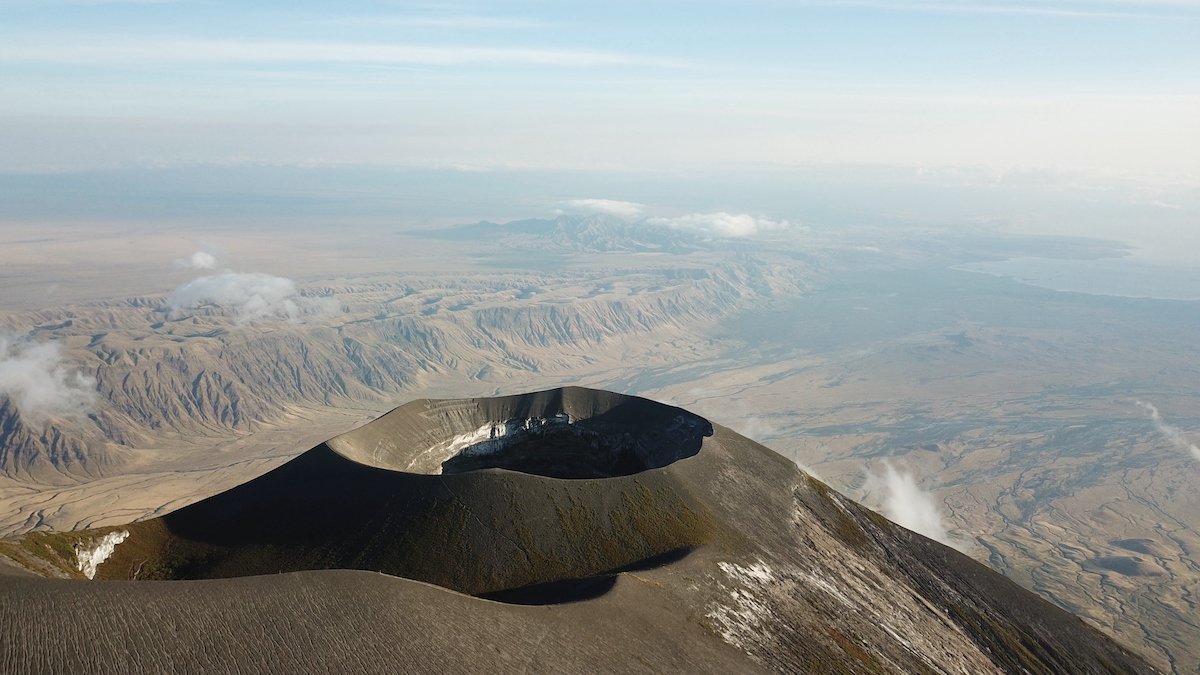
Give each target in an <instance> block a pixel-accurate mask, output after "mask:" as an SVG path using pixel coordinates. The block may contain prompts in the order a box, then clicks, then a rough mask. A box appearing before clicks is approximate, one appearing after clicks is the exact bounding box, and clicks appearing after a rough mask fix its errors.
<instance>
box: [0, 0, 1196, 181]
mask: <svg viewBox="0 0 1200 675" xmlns="http://www.w3.org/2000/svg"><path fill="white" fill-rule="evenodd" d="M251 4H253V7H251V6H250V5H251ZM0 12H2V13H3V20H2V21H0V148H3V152H0V170H2V171H9V172H12V171H24V170H29V169H36V170H46V169H76V168H100V167H110V166H127V165H130V164H133V165H148V166H157V165H168V166H170V165H178V164H185V165H186V164H189V163H217V164H224V163H280V164H285V165H292V164H299V165H309V164H317V165H325V164H338V163H368V164H387V165H398V166H448V167H454V166H458V167H468V168H494V167H505V166H512V167H539V168H588V169H632V168H644V167H654V168H660V169H661V168H668V169H669V168H695V167H708V168H721V167H738V166H746V165H775V164H784V165H792V164H805V163H826V162H871V163H886V164H903V165H961V164H967V165H976V166H992V167H1000V168H1004V167H1030V166H1036V167H1050V168H1073V169H1083V170H1090V171H1112V172H1121V173H1165V174H1175V175H1184V176H1195V175H1197V174H1200V123H1197V120H1200V39H1197V36H1198V35H1200V1H1198V0H1114V1H1111V2H1099V1H1094V0H1057V1H1054V0H1016V1H1008V0H983V1H981V2H969V1H966V0H896V1H893V0H862V1H854V0H851V1H846V2H841V1H837V0H829V1H820V0H813V1H802V0H797V1H787V0H779V1H776V2H748V1H744V0H743V1H739V2H720V1H714V2H706V1H698V2H683V1H665V2H663V1H660V2H648V1H645V0H641V1H638V2H623V1H611V0H610V1H607V2H591V3H574V2H488V3H474V4H473V3H469V2H468V3H409V2H362V1H353V0H351V1H347V2H338V3H329V2H321V3H317V2H305V1H302V0H301V1H289V2H257V3H246V2H223V1H219V0H214V1H206V0H179V1H175V2H172V1H169V0H168V1H162V2H153V1H144V2H135V1H127V2H119V1H112V2H110V1H105V0H76V1H62V0H7V1H4V0H0Z"/></svg>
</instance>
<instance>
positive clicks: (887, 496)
mask: <svg viewBox="0 0 1200 675" xmlns="http://www.w3.org/2000/svg"><path fill="white" fill-rule="evenodd" d="M864 489H865V490H866V492H867V497H868V498H871V499H872V500H873V501H874V502H875V503H877V504H879V510H880V511H882V513H883V515H885V516H887V517H888V518H889V519H890V520H892V521H894V522H895V523H897V524H899V525H902V526H904V527H907V528H908V529H910V530H912V531H913V532H916V533H918V534H923V535H925V536H926V537H929V538H930V539H933V540H934V541H939V542H941V543H943V544H945V545H947V546H949V547H951V548H954V549H957V550H959V551H961V552H963V553H969V552H970V549H971V544H970V542H968V541H964V540H960V539H958V538H957V537H953V536H951V535H950V533H949V532H947V530H946V523H945V520H944V519H943V517H942V511H941V509H940V508H939V506H938V502H937V498H936V497H934V496H933V493H931V492H928V491H926V490H922V489H921V486H919V485H917V480H916V478H914V477H913V475H912V474H911V473H908V472H907V471H900V470H897V469H896V468H895V467H893V466H892V465H891V463H889V462H886V461H885V462H884V463H883V474H876V473H874V472H871V473H868V474H867V483H866V485H865V486H864Z"/></svg>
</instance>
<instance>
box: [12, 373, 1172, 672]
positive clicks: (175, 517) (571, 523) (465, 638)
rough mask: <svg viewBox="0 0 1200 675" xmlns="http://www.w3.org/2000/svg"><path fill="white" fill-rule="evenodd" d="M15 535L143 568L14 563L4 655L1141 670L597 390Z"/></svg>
mask: <svg viewBox="0 0 1200 675" xmlns="http://www.w3.org/2000/svg"><path fill="white" fill-rule="evenodd" d="M104 543H107V544H108V546H107V547H105V548H103V549H100V550H99V552H98V553H97V549H98V548H99V546H100V545H101V544H104ZM109 549H111V552H110V550H109ZM0 553H4V554H5V555H7V556H9V557H10V558H11V559H13V560H15V561H16V562H17V563H18V564H19V565H20V566H21V567H24V568H26V569H30V570H34V571H37V572H39V573H40V574H42V575H46V576H52V575H54V574H56V573H57V574H60V575H65V576H72V575H73V576H79V572H78V571H76V570H75V569H74V568H75V562H76V559H77V558H78V559H81V560H85V561H90V562H93V563H95V562H96V561H97V559H100V558H105V559H104V560H103V562H99V563H98V566H97V567H95V568H94V569H95V570H96V574H95V576H96V578H97V579H113V580H117V579H123V580H127V581H120V582H103V583H99V582H85V581H50V580H40V579H28V578H16V577H11V578H10V577H3V576H0V596H2V597H0V599H2V602H0V622H3V624H4V625H10V626H19V627H20V628H19V629H18V630H16V631H14V633H15V635H16V639H13V640H6V641H4V642H3V643H2V644H0V668H16V669H21V668H28V667H31V666H35V665H37V664H42V666H43V667H51V666H53V667H56V668H72V667H75V666H77V665H79V664H100V668H101V669H104V668H109V669H111V670H128V669H130V668H133V669H138V670H169V669H183V670H187V669H189V668H190V667H191V665H190V664H197V668H198V669H199V668H206V669H225V668H226V667H227V664H232V663H239V662H241V661H239V659H242V658H249V659H251V660H249V661H246V663H248V664H250V665H247V666H243V670H263V669H268V668H271V666H270V664H271V663H273V662H272V661H270V659H272V658H278V659H280V661H278V663H286V664H288V669H289V670H297V671H313V672H319V671H326V670H330V669H333V670H342V669H345V667H346V664H348V663H352V664H353V666H354V667H353V668H352V669H354V670H364V671H385V670H390V669H394V668H396V667H398V666H397V664H403V665H404V666H405V667H408V666H409V665H412V666H413V667H416V668H422V667H424V668H432V667H438V668H439V669H450V670H468V669H479V668H481V667H482V668H493V669H499V670H503V671H518V670H523V669H526V668H528V667H531V666H532V667H534V668H535V669H542V670H548V671H556V672H561V671H588V670H594V669H595V668H603V669H605V670H618V671H619V670H645V669H651V670H658V671H663V670H675V671H681V670H688V671H695V670H698V669H707V670H715V671H722V672H735V671H736V672H753V671H756V670H759V669H766V670H773V671H780V672H890V671H894V672H970V673H982V672H1091V673H1100V672H1151V668H1150V667H1149V666H1148V665H1147V664H1146V663H1145V662H1144V661H1142V660H1141V659H1140V658H1138V657H1137V656H1136V655H1134V654H1132V653H1130V652H1128V651H1126V650H1124V649H1122V648H1121V647H1120V646H1118V645H1117V644H1115V643H1114V642H1112V641H1111V640H1110V639H1108V638H1106V637H1105V636H1103V635H1102V634H1100V633H1099V632H1098V631H1096V630H1094V629H1092V628H1091V627H1089V626H1087V625H1085V624H1084V623H1083V622H1082V621H1080V620H1079V619H1077V618H1075V617H1073V616H1072V615H1070V614H1068V613H1066V612H1064V611H1062V610H1060V609H1057V608H1055V607H1054V606H1052V605H1050V604H1049V603H1047V602H1045V601H1043V600H1041V599H1040V598H1038V597H1037V596H1035V595H1033V594H1032V593H1029V592H1028V591H1025V590H1023V589H1021V588H1019V587H1018V586H1016V585H1015V584H1013V583H1011V582H1009V581H1008V580H1006V579H1004V578H1003V577H1001V576H999V575H997V574H995V573H994V572H992V571H990V570H988V569H987V568H985V567H984V566H982V565H980V564H978V563H976V562H975V561H973V560H971V559H969V558H967V557H965V556H963V555H961V554H959V553H957V552H955V551H953V550H950V549H948V548H946V547H944V546H941V545H940V544H937V543H935V542H932V541H930V540H928V539H925V538H923V537H921V536H919V535H916V534H914V533H911V532H909V531H907V530H904V529H903V528H900V527H898V526H896V525H894V524H892V523H890V522H888V521H887V520H885V519H883V518H881V517H880V516H878V515H876V514H874V513H872V512H870V511H868V510H866V509H863V508H862V507H859V506H858V505H857V504H854V503H853V502H850V501H849V500H847V499H845V498H844V497H842V496H840V495H838V494H837V493H835V492H833V491H831V490H830V489H829V488H827V487H826V486H825V485H824V484H822V483H820V482H819V481H816V480H814V479H812V478H811V477H809V476H807V475H805V474H804V473H802V472H800V471H799V470H797V469H796V468H795V466H794V465H793V464H791V463H790V462H789V461H787V460H785V459H784V458H782V457H780V456H779V455H777V454H776V453H774V452H772V451H770V450H769V449H767V448H765V447H763V446H761V445H759V444H757V443H754V442H753V441H750V440H748V439H746V438H744V437H742V436H739V435H737V434H735V433H733V432H732V431H729V430H728V429H725V428H723V427H720V426H717V425H712V424H711V423H709V422H708V421H707V420H704V419H703V418H700V417H698V416H696V415H693V414H691V413H689V412H687V411H684V410H681V409H678V408H673V407H670V406H666V405H662V404H658V403H654V402H652V401H647V400H644V399H639V398H634V397H628V396H621V395H618V394H612V393H608V392H601V391H594V390H587V389H580V388H566V389H560V390H554V391H547V392H539V393H534V394H527V395H522V396H510V397H502V398H493V399H468V400H456V401H428V400H425V401H415V402H413V403H409V404H407V405H405V406H402V407H401V408H398V409H396V410H395V411H393V412H391V413H389V414H388V415H386V416H384V417H381V418H380V419H378V420H376V421H374V422H372V423H370V424H368V425H366V426H364V427H362V428H360V429H358V430H356V431H353V432H350V433H348V434H345V435H343V436H339V437H337V438H334V439H332V440H330V441H329V442H327V443H325V444H322V445H320V446H318V447H316V448H314V449H313V450H311V451H309V452H307V453H305V454H303V455H301V456H300V457H298V458H296V459H295V460H293V461H292V462H290V463H288V464H286V465H284V466H282V467H280V468H278V469H276V470H274V471H272V472H269V473H267V474H265V475H263V476H261V477H259V478H258V479H256V480H253V481H251V482H249V483H246V484H244V485H242V486H240V487H238V488H235V489H233V490H230V491H228V492H225V493H222V494H220V495H217V496H215V497H212V498H209V499H207V500H204V501H201V502H198V503H196V504H193V505H191V506H189V507H185V508H183V509H180V510H179V511H176V512H175V513H172V514H169V515H167V516H165V517H161V518H157V519H154V520H149V521H145V522H141V523H133V524H130V525H127V526H124V527H120V528H103V529H100V530H93V531H88V532H78V533H66V534H47V533H34V534H31V535H27V536H26V537H25V538H24V539H23V540H20V541H14V542H8V543H7V544H6V545H5V547H4V548H0ZM105 556H107V557H105ZM334 569H354V570H365V571H369V572H383V573H384V574H366V573H363V572H359V573H352V572H332V571H321V570H334ZM279 572H295V574H285V575H283V576H279V575H278V573H279ZM250 575H258V576H250ZM398 577H402V578H398ZM132 579H137V580H139V581H128V580H132ZM146 579H159V580H169V581H145V580H146ZM181 579H193V580H194V579H202V580H203V581H187V582H183V581H178V580H181ZM418 582H425V583H426V584H435V585H437V586H441V587H443V589H449V590H448V591H447V590H443V589H438V588H434V587H433V586H427V585H425V584H423V583H418ZM451 591H455V592H457V593H453V592H451ZM460 594H462V595H460ZM468 596H476V597H474V598H472V597H468ZM496 600H498V601H500V602H494V601H496ZM530 605H543V606H538V607H531V606H530ZM147 608H148V609H147ZM248 608H249V609H248ZM92 621H95V622H96V624H95V625H103V626H105V627H106V629H105V630H104V633H103V637H102V638H99V639H98V638H95V637H94V636H91V635H90V633H89V631H87V630H84V629H81V628H80V626H81V625H82V626H86V625H89V622H92ZM194 631H202V632H203V633H204V634H203V637H202V638H201V637H198V636H196V635H195V634H194ZM448 634H450V635H453V636H454V639H453V640H448V639H447V637H446V636H447V635H448ZM48 636H54V637H53V639H51V638H49V637H48ZM121 644H132V645H141V646H140V647H138V648H137V649H136V650H135V653H134V654H133V655H125V656H122V654H121V651H120V649H119V645H121ZM456 644H462V645H466V646H465V647H463V648H462V649H456V648H455V647H454V645H456ZM331 645H332V646H331ZM485 646H487V647H486V648H485ZM347 649H350V650H351V652H352V654H351V655H346V654H345V652H346V650H347ZM296 651H300V652H301V653H302V654H303V657H297V655H296V653H295V652H296ZM273 655H274V656H273ZM188 659H199V660H197V661H189V660H188ZM336 659H348V660H345V661H341V662H339V661H337V660H336ZM256 664H257V665H256Z"/></svg>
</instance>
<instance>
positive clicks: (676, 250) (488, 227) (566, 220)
mask: <svg viewBox="0 0 1200 675" xmlns="http://www.w3.org/2000/svg"><path fill="white" fill-rule="evenodd" d="M413 234H417V235H419V236H422V237H428V238H434V239H449V240H452V241H464V242H471V243H479V242H494V243H496V244H497V245H500V246H505V247H510V248H532V249H538V250H558V251H578V252H589V253H616V252H623V253H673V254H685V253H690V252H692V251H698V250H704V249H708V248H711V243H710V242H707V241H705V240H704V238H702V237H699V236H697V235H696V234H694V233H692V232H688V231H686V230H680V229H675V228H671V227H667V226H664V225H654V224H651V223H647V222H645V221H637V222H630V221H627V220H623V219H621V218H614V217H612V216H603V215H588V216H581V215H561V216H558V217H556V218H553V219H540V218H531V219H527V220H514V221H510V222H507V223H492V222H487V221H482V222H479V223H474V224H471V225H459V226H456V227H450V228H446V229H441V230H425V231H422V232H417V233H413Z"/></svg>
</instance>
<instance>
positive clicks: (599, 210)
mask: <svg viewBox="0 0 1200 675" xmlns="http://www.w3.org/2000/svg"><path fill="white" fill-rule="evenodd" d="M644 210H645V207H644V206H643V205H641V204H638V203H636V202H623V201H620V200H617V199H568V200H567V201H565V202H563V203H562V205H561V207H560V208H558V209H556V212H558V213H580V214H585V215H603V216H617V217H618V218H626V219H634V218H637V217H639V216H641V215H642V211H644Z"/></svg>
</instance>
